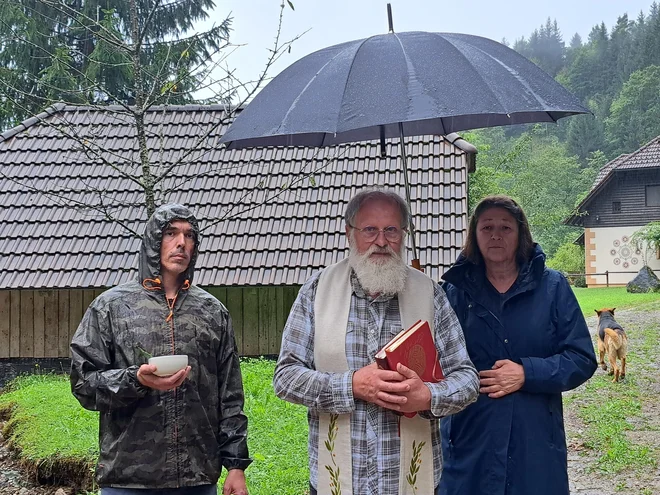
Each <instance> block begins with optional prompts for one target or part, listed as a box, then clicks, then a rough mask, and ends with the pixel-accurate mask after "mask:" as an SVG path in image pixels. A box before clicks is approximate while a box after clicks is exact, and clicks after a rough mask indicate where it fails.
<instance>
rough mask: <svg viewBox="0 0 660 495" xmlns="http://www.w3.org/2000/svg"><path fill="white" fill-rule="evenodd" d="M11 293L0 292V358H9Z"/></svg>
mask: <svg viewBox="0 0 660 495" xmlns="http://www.w3.org/2000/svg"><path fill="white" fill-rule="evenodd" d="M10 315H11V291H8V290H3V291H0V358H8V357H9V339H10V336H11V328H10V326H9V325H10Z"/></svg>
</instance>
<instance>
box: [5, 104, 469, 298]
mask: <svg viewBox="0 0 660 495" xmlns="http://www.w3.org/2000/svg"><path fill="white" fill-rule="evenodd" d="M120 110H121V109H120V108H119V107H105V108H103V107H100V108H99V107H79V106H65V105H62V104H58V105H56V106H54V107H51V108H49V109H48V110H47V111H45V112H44V113H42V114H40V115H37V116H36V117H33V118H31V119H28V120H27V121H25V122H24V123H22V124H21V125H19V126H18V127H16V128H14V129H11V130H9V131H7V132H5V133H3V134H2V135H1V136H0V173H1V175H0V181H1V183H2V188H1V189H0V223H1V224H2V227H3V228H2V230H1V232H0V244H1V245H2V246H3V247H2V251H1V252H0V289H15V288H19V289H21V288H23V289H27V288H82V287H86V288H91V287H108V286H113V285H116V284H118V283H121V282H124V281H126V280H129V279H130V278H133V277H135V276H136V273H137V256H136V253H137V252H138V249H139V243H140V240H139V238H138V237H137V236H136V235H134V234H131V232H130V231H129V230H127V229H126V228H124V226H125V227H127V228H128V229H131V230H132V231H134V232H137V233H141V232H142V230H143V225H144V222H145V220H146V219H145V216H146V215H145V209H144V207H142V206H140V203H141V198H142V196H141V192H140V189H139V186H138V185H137V184H136V183H134V182H132V181H130V180H129V179H127V178H126V177H123V176H122V175H121V173H120V172H118V171H117V170H113V169H112V168H111V167H109V166H108V165H106V164H104V163H103V159H105V160H107V161H108V162H110V163H111V164H112V165H113V166H115V167H117V169H130V170H131V172H136V171H137V170H139V166H138V163H137V156H138V146H137V143H136V139H135V137H134V131H133V127H132V126H131V124H130V117H129V116H128V115H127V114H122V113H117V112H118V111H120ZM223 117H225V114H224V111H223V107H222V106H200V105H186V106H168V107H154V108H152V109H151V110H149V111H148V112H147V113H146V115H145V118H146V123H147V130H148V133H149V138H148V147H149V149H150V153H151V158H152V163H153V164H154V169H155V171H156V173H158V172H159V171H160V170H163V168H165V167H167V165H168V164H172V163H175V162H176V161H177V160H181V159H183V162H182V163H183V164H182V165H181V166H178V167H177V168H176V169H175V173H174V174H170V176H169V177H167V178H166V179H164V180H163V181H162V183H161V184H160V189H159V194H158V198H157V201H158V202H159V203H166V202H180V203H183V204H186V205H188V206H190V207H191V208H192V209H193V210H194V211H195V212H196V214H197V216H198V218H200V220H201V222H200V223H201V227H202V244H201V253H200V258H199V260H198V263H197V271H196V276H195V282H196V283H198V284H199V285H202V286H229V285H241V286H245V285H283V284H286V285H290V284H301V283H303V282H304V281H305V279H306V278H307V277H309V276H310V275H311V274H312V273H314V272H315V271H317V270H318V269H319V268H321V267H324V266H326V265H328V264H330V263H333V262H336V261H338V260H340V259H342V258H343V257H344V256H345V248H346V242H345V239H344V222H343V218H342V215H343V211H344V207H345V205H346V202H347V201H348V199H350V197H351V196H352V195H353V194H355V192H357V191H358V190H360V189H361V188H362V187H363V186H366V185H374V184H384V185H397V186H396V187H393V189H395V190H397V191H398V192H399V193H401V194H403V189H402V186H400V185H401V184H403V179H402V175H401V166H400V163H399V159H398V157H397V155H398V152H397V150H398V147H397V143H396V142H395V143H390V142H388V143H387V146H386V149H387V157H386V158H382V159H381V158H380V147H379V145H378V143H377V142H363V143H356V144H350V145H341V146H337V147H332V148H321V149H310V148H267V149H250V150H239V151H228V150H226V149H224V147H223V146H222V145H219V144H218V140H219V138H220V136H221V135H222V133H223V132H224V131H225V130H226V126H224V125H223V126H217V123H218V122H221V121H222V119H223ZM214 126H215V128H214ZM451 139H452V140H457V141H456V144H452V143H451V142H450V139H447V138H443V137H439V136H424V137H418V138H411V139H408V140H407V152H408V154H409V159H408V160H409V162H408V166H409V178H410V184H411V198H412V210H413V212H414V214H415V225H416V228H417V229H418V236H417V237H418V246H420V260H421V264H422V266H423V267H424V268H425V271H426V273H427V274H429V275H430V276H431V277H432V278H433V279H435V280H439V278H440V276H441V274H442V273H443V272H444V271H445V270H446V269H447V268H448V267H449V266H450V264H451V263H452V262H453V261H454V260H455V259H456V257H457V255H458V253H459V250H460V247H461V245H462V242H463V232H464V229H465V227H466V220H467V200H466V194H467V165H466V163H467V160H466V156H467V155H466V152H465V151H463V149H461V148H464V149H466V150H470V149H472V150H474V148H473V147H471V145H469V144H468V143H465V142H464V141H461V140H460V138H458V137H457V136H452V138H451ZM198 142H199V143H200V146H199V148H198V149H197V151H194V152H192V153H190V152H189V150H190V149H191V147H193V146H194V145H195V144H197V143H198ZM97 145H99V146H98V147H97ZM472 162H473V155H472ZM90 205H91V206H92V207H91V208H90ZM107 214H110V215H111V216H112V217H113V218H115V219H117V220H118V221H120V222H121V224H123V226H122V225H120V224H119V223H117V222H113V221H111V220H109V219H108V218H107Z"/></svg>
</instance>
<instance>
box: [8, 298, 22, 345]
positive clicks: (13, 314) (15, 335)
mask: <svg viewBox="0 0 660 495" xmlns="http://www.w3.org/2000/svg"><path fill="white" fill-rule="evenodd" d="M10 292H11V296H10V297H11V301H10V303H9V308H10V309H9V312H10V315H9V316H10V320H9V357H20V355H21V291H19V290H12V291H10Z"/></svg>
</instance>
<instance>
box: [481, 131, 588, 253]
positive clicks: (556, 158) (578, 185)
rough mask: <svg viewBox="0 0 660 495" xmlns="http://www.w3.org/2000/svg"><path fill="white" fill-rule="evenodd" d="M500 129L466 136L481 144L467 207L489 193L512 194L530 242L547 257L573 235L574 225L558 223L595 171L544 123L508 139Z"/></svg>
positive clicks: (570, 210)
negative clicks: (527, 227)
mask: <svg viewBox="0 0 660 495" xmlns="http://www.w3.org/2000/svg"><path fill="white" fill-rule="evenodd" d="M502 132H503V131H501V130H499V131H490V130H488V131H478V132H475V133H473V134H471V137H474V138H476V139H474V140H473V141H471V142H472V143H473V144H475V141H476V146H478V147H479V146H480V144H479V143H481V144H482V145H483V147H480V148H478V149H479V155H478V160H477V172H475V174H473V176H472V177H471V179H470V184H469V205H470V211H472V210H473V209H474V206H475V205H476V204H477V203H478V202H479V200H481V199H482V198H483V197H484V196H486V195H489V194H507V195H508V196H511V197H513V198H514V199H515V200H516V201H518V202H519V203H520V205H521V206H522V208H523V210H524V211H525V214H526V215H527V218H528V220H529V223H530V227H531V230H532V236H533V237H534V240H536V241H537V242H538V243H539V244H541V246H542V247H543V249H544V251H545V252H546V254H548V255H550V256H551V255H553V254H554V252H555V251H556V250H557V248H558V247H559V246H560V245H561V244H562V243H564V242H565V241H566V240H567V239H569V238H571V237H572V239H575V237H577V235H578V234H577V231H576V230H575V229H574V228H572V227H567V226H565V225H563V224H562V223H561V222H562V220H563V219H564V218H566V217H568V216H569V214H570V213H571V212H572V211H573V208H574V206H575V202H576V200H577V198H578V197H579V196H580V195H581V194H585V192H586V191H588V190H589V188H590V186H591V184H592V183H593V180H594V177H595V176H596V170H595V169H594V168H592V167H591V166H589V165H588V166H586V167H582V166H581V164H580V162H579V161H578V160H577V158H576V157H574V156H569V155H568V154H567V152H566V149H565V147H564V146H563V145H562V143H561V142H560V141H559V140H558V139H557V138H556V137H555V136H554V135H552V134H551V133H549V132H547V129H546V127H545V126H536V127H534V128H532V129H531V130H530V131H528V132H525V133H523V134H522V135H521V136H520V137H518V138H517V139H510V140H504V139H502ZM572 239H571V240H572Z"/></svg>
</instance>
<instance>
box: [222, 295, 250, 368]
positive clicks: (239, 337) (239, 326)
mask: <svg viewBox="0 0 660 495" xmlns="http://www.w3.org/2000/svg"><path fill="white" fill-rule="evenodd" d="M225 306H227V310H229V314H230V315H231V319H232V326H233V327H234V336H235V338H236V347H238V353H239V354H240V355H243V354H245V350H244V349H243V344H244V342H243V289H242V288H241V287H227V298H226V302H225Z"/></svg>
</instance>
